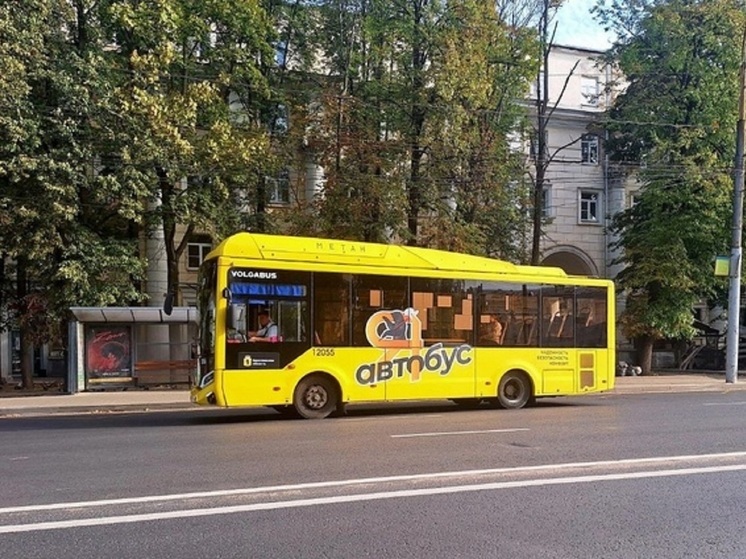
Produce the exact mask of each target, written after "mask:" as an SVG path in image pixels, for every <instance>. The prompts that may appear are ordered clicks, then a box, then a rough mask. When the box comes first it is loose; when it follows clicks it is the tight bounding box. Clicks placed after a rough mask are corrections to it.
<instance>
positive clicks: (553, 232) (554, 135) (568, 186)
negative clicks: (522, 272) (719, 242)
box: [530, 46, 629, 277]
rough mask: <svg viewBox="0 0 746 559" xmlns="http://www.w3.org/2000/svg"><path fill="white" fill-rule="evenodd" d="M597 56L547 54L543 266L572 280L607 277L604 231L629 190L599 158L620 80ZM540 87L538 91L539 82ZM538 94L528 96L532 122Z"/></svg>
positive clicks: (557, 50) (573, 51)
mask: <svg viewBox="0 0 746 559" xmlns="http://www.w3.org/2000/svg"><path fill="white" fill-rule="evenodd" d="M601 54H602V52H601V51H593V50H586V49H579V48H574V47H564V46H555V47H553V48H552V50H551V51H550V54H549V64H548V68H547V69H545V70H544V71H547V72H548V84H549V86H548V89H547V93H548V109H547V113H546V114H547V115H548V116H547V126H546V129H547V133H546V142H547V145H548V149H547V150H546V157H548V158H549V160H550V163H549V165H548V167H547V173H546V178H545V180H544V184H543V191H544V196H543V201H544V207H543V214H544V217H545V218H546V223H545V225H544V227H543V231H542V233H543V235H542V240H541V252H542V263H543V264H547V265H553V266H559V267H561V268H563V269H564V270H565V271H566V272H568V273H571V274H581V275H590V276H599V277H613V276H614V275H615V273H616V272H615V270H614V269H613V267H612V265H611V261H612V259H613V256H614V255H613V254H611V253H610V250H609V243H610V241H611V240H612V239H611V238H610V237H609V233H608V231H607V226H608V224H609V218H610V216H612V215H613V214H614V213H616V212H619V211H621V210H623V209H624V208H625V207H626V205H627V204H628V203H629V196H628V195H627V194H625V191H626V189H627V184H626V183H625V182H623V181H618V180H612V173H611V169H610V167H609V163H608V160H607V158H606V157H605V154H604V150H603V141H604V129H603V117H604V114H605V112H606V111H607V109H608V108H609V107H610V106H611V103H612V102H613V96H614V93H613V91H614V87H613V84H614V83H615V80H616V79H617V78H618V76H617V75H616V74H615V73H614V71H613V69H612V68H611V67H609V66H608V65H605V64H603V63H602V62H600V56H601ZM541 78H542V79H540V80H539V83H541V84H543V83H544V80H543V75H542V76H541ZM540 93H541V92H540V91H539V90H538V87H534V88H533V89H532V91H531V99H530V101H531V102H533V104H532V119H533V120H534V122H536V119H537V115H536V99H537V95H539V94H540Z"/></svg>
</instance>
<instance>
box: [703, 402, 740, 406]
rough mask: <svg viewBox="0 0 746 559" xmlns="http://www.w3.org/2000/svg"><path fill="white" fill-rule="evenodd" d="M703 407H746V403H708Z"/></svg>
mask: <svg viewBox="0 0 746 559" xmlns="http://www.w3.org/2000/svg"><path fill="white" fill-rule="evenodd" d="M702 405H703V406H746V402H706V403H704V404H702Z"/></svg>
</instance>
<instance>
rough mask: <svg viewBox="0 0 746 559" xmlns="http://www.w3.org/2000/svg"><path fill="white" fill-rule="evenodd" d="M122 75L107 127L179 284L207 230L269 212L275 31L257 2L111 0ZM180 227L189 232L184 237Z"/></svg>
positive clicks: (115, 59) (111, 33) (113, 152)
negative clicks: (268, 113) (267, 111)
mask: <svg viewBox="0 0 746 559" xmlns="http://www.w3.org/2000/svg"><path fill="white" fill-rule="evenodd" d="M100 9H101V16H100V17H101V19H102V20H103V21H104V22H105V32H106V33H107V36H108V38H109V39H110V41H111V42H112V44H113V45H115V48H114V49H113V50H112V52H110V53H109V54H108V55H107V57H106V58H107V60H108V62H109V64H110V65H111V66H110V68H111V72H112V75H113V80H112V88H111V90H110V91H109V96H108V98H107V99H106V102H107V103H108V104H109V106H110V107H112V114H111V115H110V118H109V120H108V121H107V123H106V125H105V132H106V142H107V145H108V148H109V154H110V156H111V157H112V158H113V159H115V160H116V162H117V164H116V165H114V167H113V169H112V173H113V174H114V175H115V176H117V177H118V178H119V179H120V180H121V181H122V182H123V183H126V184H128V185H129V186H130V188H131V189H132V190H133V192H134V193H135V194H136V195H137V196H136V199H137V200H138V201H139V202H140V204H141V205H142V204H145V207H144V208H143V207H142V206H141V207H139V208H136V211H141V210H143V209H145V210H146V221H145V223H146V226H147V227H148V230H149V232H150V234H151V235H152V234H155V235H160V236H162V238H163V242H164V245H165V251H166V256H167V274H168V279H167V283H168V291H169V292H170V293H173V294H175V295H177V302H178V299H179V297H178V295H179V294H180V282H179V268H178V262H179V259H180V258H181V256H182V254H183V252H184V251H185V249H186V246H187V242H188V241H189V240H190V236H191V235H192V233H193V232H195V231H200V232H205V233H210V234H212V235H213V237H218V238H219V237H222V236H224V235H226V234H227V233H230V232H232V231H233V230H235V227H236V226H237V224H238V223H239V222H240V219H241V212H242V211H243V212H246V213H249V214H251V213H252V212H256V211H257V210H258V211H262V210H263V196H264V193H263V191H262V189H261V181H262V179H263V177H264V175H265V170H266V169H267V168H271V167H272V166H273V163H272V161H271V154H270V150H269V137H268V131H267V129H266V127H265V126H264V123H263V122H262V121H261V111H262V109H263V108H264V103H265V101H266V99H267V97H268V94H269V90H268V84H267V80H266V77H265V76H264V75H263V74H262V71H261V66H262V61H264V60H273V59H274V50H273V48H272V45H271V43H270V41H271V39H272V37H273V35H274V31H273V29H272V26H271V22H270V21H269V19H268V18H267V16H266V13H265V11H264V10H263V8H262V7H261V5H260V4H259V2H258V1H256V0H240V1H231V0H217V1H213V2H203V1H199V0H161V1H159V2H140V1H138V0H117V1H111V2H109V3H102V4H101V7H100ZM177 226H183V227H184V233H183V234H182V235H180V236H179V235H177Z"/></svg>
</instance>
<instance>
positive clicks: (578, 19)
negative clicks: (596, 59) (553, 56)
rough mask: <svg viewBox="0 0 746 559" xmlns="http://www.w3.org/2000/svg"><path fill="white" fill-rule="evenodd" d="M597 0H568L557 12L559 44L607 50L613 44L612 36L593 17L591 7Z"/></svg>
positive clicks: (557, 38) (556, 38)
mask: <svg viewBox="0 0 746 559" xmlns="http://www.w3.org/2000/svg"><path fill="white" fill-rule="evenodd" d="M595 5H596V0H566V2H565V3H564V4H563V5H562V7H561V8H560V9H559V11H558V12H557V16H556V20H557V21H558V24H557V35H556V36H555V39H554V42H555V43H556V44H558V45H565V46H572V47H583V48H589V49H595V50H605V49H607V48H608V47H610V46H611V36H610V35H609V34H607V33H606V32H605V31H604V30H603V28H602V27H601V26H600V25H599V24H598V23H597V22H596V21H595V20H594V19H593V16H592V15H591V13H590V9H591V8H592V7H593V6H595Z"/></svg>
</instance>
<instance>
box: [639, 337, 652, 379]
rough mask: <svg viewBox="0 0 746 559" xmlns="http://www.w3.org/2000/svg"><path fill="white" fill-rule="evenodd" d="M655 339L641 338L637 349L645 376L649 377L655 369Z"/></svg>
mask: <svg viewBox="0 0 746 559" xmlns="http://www.w3.org/2000/svg"><path fill="white" fill-rule="evenodd" d="M654 342H655V339H654V338H653V337H652V336H643V337H641V338H639V346H638V348H637V359H638V361H639V366H640V368H641V369H642V374H643V375H649V374H650V373H651V371H652V368H653V343H654Z"/></svg>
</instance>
